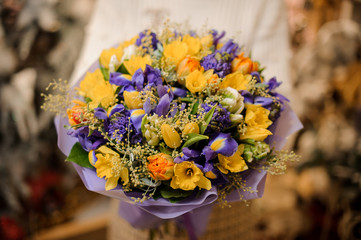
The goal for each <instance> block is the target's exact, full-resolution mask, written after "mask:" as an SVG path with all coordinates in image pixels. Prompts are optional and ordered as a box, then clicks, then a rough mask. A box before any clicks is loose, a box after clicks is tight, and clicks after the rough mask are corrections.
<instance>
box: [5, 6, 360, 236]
mask: <svg viewBox="0 0 361 240" xmlns="http://www.w3.org/2000/svg"><path fill="white" fill-rule="evenodd" d="M95 3H96V1H95V0H76V1H71V0H1V1H0V110H1V113H0V114H1V115H0V152H1V154H0V239H14V240H17V239H19V240H20V239H39V240H40V239H105V238H106V236H107V230H108V225H109V224H108V223H109V221H110V219H111V218H110V213H109V209H111V207H110V206H111V204H110V201H109V199H108V198H106V197H102V196H100V195H98V194H95V193H92V192H89V191H87V190H86V189H85V187H84V186H83V184H82V183H81V181H80V179H79V177H78V175H77V174H76V173H75V171H74V169H72V166H71V165H70V164H67V163H65V162H64V159H65V156H64V155H63V154H62V153H61V152H60V151H59V150H58V148H57V144H56V132H55V129H54V126H53V116H52V115H51V114H49V113H47V112H44V111H42V110H41V109H40V106H41V104H42V101H43V100H42V98H41V96H40V94H41V93H42V92H44V89H45V88H46V86H47V85H48V84H49V82H50V81H51V80H52V79H54V78H59V77H61V78H62V79H70V78H71V75H72V72H73V70H74V66H75V64H76V62H77V59H78V58H79V54H80V50H81V48H80V47H79V46H82V44H83V41H84V37H85V33H86V30H87V28H86V27H87V24H88V22H89V20H90V18H91V16H92V12H93V7H94V5H95ZM285 4H286V6H287V16H288V26H289V41H290V43H291V48H292V60H291V79H290V82H291V84H292V86H293V89H294V95H293V97H292V99H293V101H294V102H293V103H292V106H293V108H294V110H295V111H296V113H297V115H298V116H299V118H300V119H301V121H302V123H303V124H304V129H303V130H302V131H300V132H298V133H297V134H295V135H294V136H292V139H291V140H290V141H289V143H288V146H287V147H288V148H292V149H294V150H295V151H296V152H297V153H298V154H300V155H301V156H302V158H301V161H300V162H298V163H295V164H292V166H290V168H289V169H288V171H287V174H285V175H281V176H270V177H268V179H267V183H266V190H265V194H264V197H263V198H262V199H258V200H255V201H252V203H251V206H250V207H249V208H250V209H251V210H252V211H254V212H255V214H254V216H255V217H256V219H255V221H254V224H253V225H252V226H251V227H250V228H249V229H247V231H248V232H252V234H253V238H252V239H361V26H360V24H361V1H360V0H285Z"/></svg>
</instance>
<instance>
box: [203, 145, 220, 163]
mask: <svg viewBox="0 0 361 240" xmlns="http://www.w3.org/2000/svg"><path fill="white" fill-rule="evenodd" d="M202 155H204V157H205V158H206V161H209V160H212V159H214V158H216V157H217V153H216V152H215V151H213V150H212V149H211V147H209V146H205V147H204V148H203V150H202Z"/></svg>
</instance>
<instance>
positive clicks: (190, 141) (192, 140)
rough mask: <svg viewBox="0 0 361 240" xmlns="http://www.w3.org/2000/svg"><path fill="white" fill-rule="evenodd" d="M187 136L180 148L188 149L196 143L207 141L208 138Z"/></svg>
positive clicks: (195, 134) (200, 135)
mask: <svg viewBox="0 0 361 240" xmlns="http://www.w3.org/2000/svg"><path fill="white" fill-rule="evenodd" d="M187 136H188V139H187V141H186V142H185V143H184V144H183V146H182V148H185V147H189V146H191V145H193V144H195V143H196V142H199V141H202V140H205V139H209V137H208V136H206V135H202V134H197V133H189V134H187Z"/></svg>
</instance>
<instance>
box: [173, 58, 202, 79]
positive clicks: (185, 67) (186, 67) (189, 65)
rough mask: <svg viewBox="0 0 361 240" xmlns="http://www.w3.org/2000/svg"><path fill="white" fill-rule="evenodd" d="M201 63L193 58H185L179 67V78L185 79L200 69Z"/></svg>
mask: <svg viewBox="0 0 361 240" xmlns="http://www.w3.org/2000/svg"><path fill="white" fill-rule="evenodd" d="M200 66H201V65H200V64H199V61H198V60H197V59H195V58H192V57H191V56H187V57H185V58H184V59H183V60H182V61H181V62H180V63H179V64H178V66H177V75H178V78H185V77H187V76H188V75H189V74H190V73H191V72H193V71H194V70H199V69H200Z"/></svg>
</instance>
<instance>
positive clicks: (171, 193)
mask: <svg viewBox="0 0 361 240" xmlns="http://www.w3.org/2000/svg"><path fill="white" fill-rule="evenodd" d="M192 193H193V191H184V190H181V189H173V188H171V187H169V186H164V187H163V188H161V189H160V194H161V195H162V197H163V198H166V199H172V200H173V201H176V199H174V198H178V199H179V198H182V199H183V198H186V197H188V196H190V195H191V194H192ZM179 200H181V199H179ZM179 200H178V201H179Z"/></svg>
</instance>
